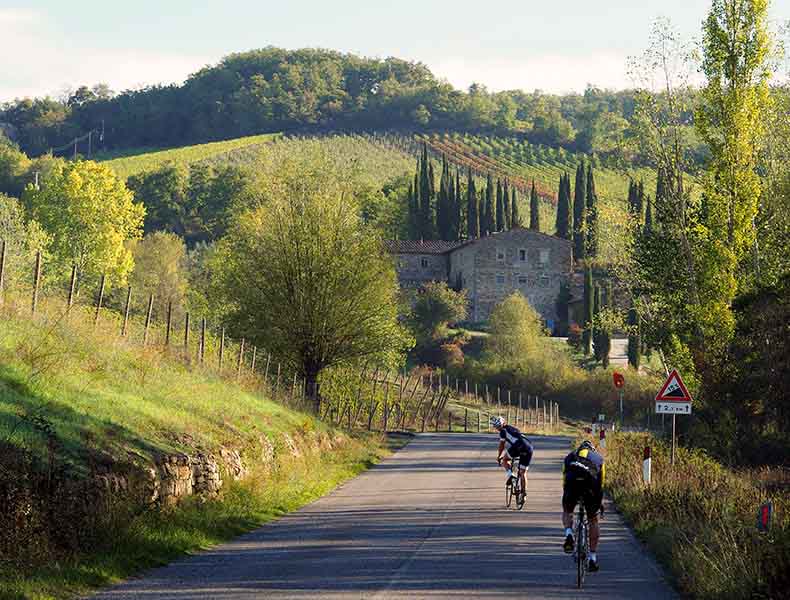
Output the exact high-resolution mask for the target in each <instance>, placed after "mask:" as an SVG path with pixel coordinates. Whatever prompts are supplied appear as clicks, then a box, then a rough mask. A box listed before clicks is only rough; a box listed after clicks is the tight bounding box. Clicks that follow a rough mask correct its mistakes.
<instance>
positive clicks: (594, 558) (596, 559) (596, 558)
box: [590, 552, 598, 562]
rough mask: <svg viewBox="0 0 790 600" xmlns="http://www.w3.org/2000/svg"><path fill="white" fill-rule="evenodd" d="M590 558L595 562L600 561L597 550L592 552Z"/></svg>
mask: <svg viewBox="0 0 790 600" xmlns="http://www.w3.org/2000/svg"><path fill="white" fill-rule="evenodd" d="M590 560H591V561H593V562H598V555H597V554H596V553H595V552H590Z"/></svg>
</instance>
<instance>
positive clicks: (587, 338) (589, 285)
mask: <svg viewBox="0 0 790 600" xmlns="http://www.w3.org/2000/svg"><path fill="white" fill-rule="evenodd" d="M593 316H594V315H593V277H592V267H591V266H590V265H586V266H585V268H584V332H583V333H582V347H583V348H584V354H585V355H587V356H589V355H590V350H591V349H590V345H591V344H590V343H591V341H592V337H591V335H592V321H593Z"/></svg>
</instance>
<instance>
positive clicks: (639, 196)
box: [636, 181, 645, 223]
mask: <svg viewBox="0 0 790 600" xmlns="http://www.w3.org/2000/svg"><path fill="white" fill-rule="evenodd" d="M644 210H645V182H644V181H640V182H639V185H638V186H637V188H636V214H637V216H638V217H639V222H640V223H641V222H642V214H643V213H644Z"/></svg>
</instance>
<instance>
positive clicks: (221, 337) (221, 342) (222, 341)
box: [217, 327, 225, 375]
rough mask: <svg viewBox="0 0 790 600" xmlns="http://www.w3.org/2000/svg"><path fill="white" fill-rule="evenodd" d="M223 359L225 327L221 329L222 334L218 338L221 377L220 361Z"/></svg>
mask: <svg viewBox="0 0 790 600" xmlns="http://www.w3.org/2000/svg"><path fill="white" fill-rule="evenodd" d="M224 358H225V327H222V332H221V334H220V338H219V366H218V369H217V370H218V371H219V374H220V375H222V360H223V359H224Z"/></svg>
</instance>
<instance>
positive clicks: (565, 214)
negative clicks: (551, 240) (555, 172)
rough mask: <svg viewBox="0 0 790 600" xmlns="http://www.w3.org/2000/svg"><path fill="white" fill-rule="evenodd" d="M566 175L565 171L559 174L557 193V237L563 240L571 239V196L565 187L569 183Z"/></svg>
mask: <svg viewBox="0 0 790 600" xmlns="http://www.w3.org/2000/svg"><path fill="white" fill-rule="evenodd" d="M567 176H568V174H567V173H566V174H565V175H561V176H560V189H559V192H558V193H557V225H556V228H557V237H561V238H562V239H565V240H569V239H571V206H570V200H571V198H570V193H569V191H568V187H567V186H568V185H569V182H568V181H567V180H566V177H567Z"/></svg>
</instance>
